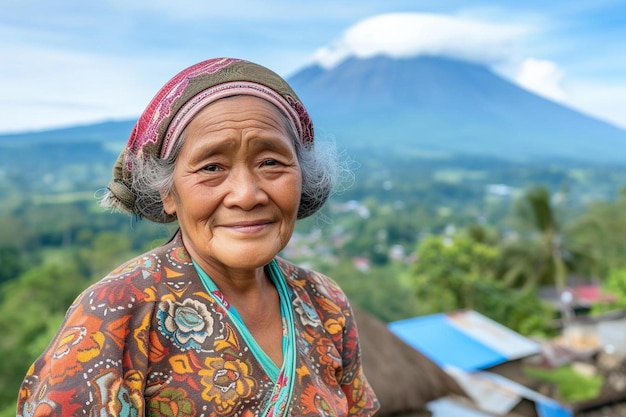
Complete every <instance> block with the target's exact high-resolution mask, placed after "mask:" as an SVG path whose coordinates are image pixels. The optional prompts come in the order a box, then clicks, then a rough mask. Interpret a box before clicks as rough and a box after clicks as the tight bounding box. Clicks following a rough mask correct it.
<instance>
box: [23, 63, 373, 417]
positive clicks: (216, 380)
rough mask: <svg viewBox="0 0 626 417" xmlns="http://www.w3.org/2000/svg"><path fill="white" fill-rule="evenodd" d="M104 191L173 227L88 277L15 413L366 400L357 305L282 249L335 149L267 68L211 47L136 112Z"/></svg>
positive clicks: (325, 184) (178, 410)
mask: <svg viewBox="0 0 626 417" xmlns="http://www.w3.org/2000/svg"><path fill="white" fill-rule="evenodd" d="M113 174H114V179H113V181H112V182H111V184H110V185H109V188H108V190H109V191H108V193H107V195H106V196H105V198H104V200H103V204H104V205H105V206H108V207H113V208H117V209H120V210H122V211H126V212H129V213H134V214H137V215H140V216H142V217H145V218H148V219H150V220H152V221H155V222H160V223H166V222H171V221H177V222H178V225H179V229H178V232H177V233H176V234H175V236H174V237H173V238H172V239H171V240H170V242H168V243H167V244H165V245H164V246H161V247H159V248H156V249H154V250H153V251H151V252H148V253H146V254H144V255H141V256H139V257H137V258H135V259H133V260H131V261H129V262H127V263H125V264H124V265H122V266H120V267H119V268H117V269H116V270H114V271H113V272H111V273H110V274H109V275H108V276H106V277H105V278H104V279H102V280H101V281H100V282H98V283H96V284H95V285H93V286H91V287H90V288H88V289H87V290H86V291H84V292H83V293H82V294H81V295H80V296H79V297H78V299H77V300H76V301H75V303H74V304H73V305H72V306H71V307H70V309H69V310H68V313H67V315H66V318H65V321H64V323H63V325H62V326H61V329H60V330H59V332H58V334H57V335H56V337H55V338H54V340H53V341H52V342H51V344H50V346H49V347H48V348H47V350H46V351H45V352H44V353H43V354H42V356H41V357H40V358H39V359H38V360H37V361H36V362H35V363H34V364H33V366H31V368H30V369H29V371H28V374H27V376H26V378H25V380H24V382H23V384H22V387H21V390H20V393H19V400H18V409H17V413H18V415H20V416H35V415H37V416H43V415H46V416H48V415H50V416H69V415H72V416H80V415H85V416H105V415H106V416H142V415H149V416H348V415H358V416H369V415H373V414H374V413H375V411H376V410H377V408H378V403H377V400H376V397H375V395H374V393H373V391H372V389H371V387H370V385H369V384H368V382H367V380H366V378H365V375H364V374H363V369H362V367H361V361H360V350H359V340H358V335H357V329H356V325H355V322H354V318H353V315H352V310H351V307H350V305H349V303H348V300H347V299H346V297H345V295H344V294H343V292H342V291H341V290H340V289H339V287H338V286H337V285H336V284H335V283H334V282H333V281H332V280H330V279H329V278H327V277H325V276H323V275H320V274H318V273H315V272H312V271H308V270H305V269H302V268H299V267H297V266H295V265H293V264H290V263H289V262H287V261H285V260H283V259H281V258H278V257H277V255H278V253H279V252H280V251H281V250H282V249H283V248H284V247H285V246H286V245H287V243H288V241H289V239H290V237H291V235H292V232H293V230H294V225H295V222H296V220H297V219H301V218H304V217H307V216H309V215H311V214H313V213H315V212H316V211H317V210H318V209H319V208H320V207H321V206H322V205H323V204H324V202H325V200H326V199H327V197H328V195H329V192H330V187H331V184H332V182H333V163H332V162H329V161H328V160H327V159H326V158H324V157H323V153H322V152H319V150H318V149H316V147H314V146H313V127H312V124H311V121H310V119H309V116H308V114H307V111H306V110H305V108H304V107H303V105H302V104H301V102H300V100H299V99H298V97H297V96H296V94H295V93H294V92H293V91H292V89H291V88H290V87H289V85H288V84H287V83H286V82H285V81H284V80H283V79H282V78H280V77H279V76H278V75H276V74H275V73H273V72H272V71H270V70H268V69H266V68H264V67H262V66H259V65H256V64H253V63H251V62H247V61H243V60H237V59H227V58H220V59H212V60H208V61H204V62H201V63H198V64H196V65H193V66H191V67H189V68H187V69H185V70H183V71H182V72H181V73H179V74H178V75H176V76H175V77H174V78H172V79H171V80H170V81H169V82H168V83H167V84H166V85H165V86H164V87H163V88H162V89H161V90H160V91H159V92H158V93H157V95H156V96H155V98H154V99H153V100H152V101H151V102H150V104H149V105H148V107H147V109H146V110H145V112H144V113H143V114H142V116H141V117H140V118H139V120H138V122H137V124H136V126H135V128H134V130H133V132H132V134H131V136H130V139H129V141H128V145H127V147H126V148H125V149H124V151H123V152H122V153H121V155H120V157H119V158H118V160H117V162H116V164H115V167H114V170H113Z"/></svg>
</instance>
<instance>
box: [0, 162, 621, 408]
mask: <svg viewBox="0 0 626 417" xmlns="http://www.w3.org/2000/svg"><path fill="white" fill-rule="evenodd" d="M353 156H354V161H355V163H354V164H353V167H354V174H355V178H354V181H353V182H352V183H350V184H347V185H346V187H345V189H343V190H342V191H341V192H340V193H338V194H336V195H334V196H333V197H332V198H331V200H330V201H329V204H328V205H327V206H326V207H325V208H324V209H323V211H322V212H321V213H320V214H319V215H317V216H315V217H313V218H311V219H307V220H304V221H302V222H301V223H300V224H298V226H297V229H296V233H295V234H294V236H293V239H292V241H291V243H290V244H289V246H288V247H287V248H286V249H285V250H284V251H283V253H282V256H284V257H286V258H288V259H290V260H292V261H294V262H296V263H299V264H301V265H304V266H309V267H312V268H315V269H317V270H319V271H321V272H323V273H325V274H327V275H329V276H330V277H332V278H333V279H335V280H336V281H337V282H338V283H339V284H340V285H341V286H342V287H343V288H344V290H345V291H346V293H347V294H348V296H349V297H350V299H351V301H352V303H353V304H355V305H359V306H360V307H362V308H363V309H365V310H367V311H369V312H370V313H371V314H373V315H375V316H376V317H378V318H380V319H382V320H383V321H386V322H390V321H394V320H399V319H403V318H407V317H412V316H417V315H423V314H431V313H435V312H444V311H453V310H457V309H463V308H469V309H474V310H476V311H479V312H481V313H483V314H484V315H486V316H488V317H490V318H492V319H494V320H496V321H498V322H500V323H502V324H504V325H506V326H508V327H510V328H512V329H514V330H516V331H519V332H521V333H522V334H525V335H550V334H552V333H553V332H554V331H555V326H554V323H555V319H556V318H558V316H559V312H558V311H555V308H554V306H553V304H551V303H548V302H546V300H544V299H542V298H540V297H539V289H540V288H542V287H544V286H556V287H557V288H564V287H565V286H566V285H567V280H568V278H569V277H574V276H575V277H578V278H580V279H582V280H584V281H585V282H592V283H599V284H601V285H603V287H604V288H605V290H606V291H608V292H611V293H613V294H615V295H616V297H617V298H616V301H615V302H614V303H613V304H612V305H604V306H599V307H598V309H604V310H606V309H617V308H624V307H626V239H624V236H626V169H624V167H614V166H591V165H589V166H587V165H579V164H574V163H567V162H562V163H558V164H557V163H554V164H547V163H537V164H531V163H524V164H522V163H514V162H505V161H501V160H496V159H481V158H477V157H473V158H467V157H455V158H443V159H441V158H433V157H424V158H420V159H416V158H414V157H413V158H402V157H399V156H396V157H395V159H394V158H392V157H386V158H383V157H381V156H380V155H370V154H367V153H363V154H360V155H353ZM38 169H41V166H33V169H29V170H25V171H28V172H27V173H25V174H24V175H23V176H21V174H20V171H19V170H14V171H8V170H6V169H5V170H3V171H0V265H1V268H0V332H1V333H2V334H3V337H2V338H1V339H0V358H2V360H0V416H10V415H14V412H15V410H14V404H15V400H16V398H17V391H18V389H19V385H20V383H21V381H22V379H23V377H24V375H25V374H26V372H27V370H28V367H29V365H30V364H31V363H32V362H33V360H34V359H35V358H36V357H37V356H38V355H39V354H40V353H41V352H42V351H43V350H44V348H45V347H46V346H47V344H48V343H49V342H50V340H51V339H52V337H53V335H54V333H55V331H56V330H57V328H58V326H59V325H60V323H61V321H62V319H63V316H64V313H65V311H66V309H67V307H68V306H69V305H70V303H71V302H72V300H73V299H74V298H75V297H76V296H77V295H78V294H79V292H80V291H82V290H84V289H85V288H86V287H87V286H88V285H89V284H90V283H93V282H95V281H97V280H98V279H100V278H102V277H103V276H104V275H105V274H107V273H108V272H109V271H111V270H112V269H113V268H115V267H116V266H117V265H119V264H120V263H122V262H124V261H125V260H128V259H130V258H131V257H134V256H136V255H138V254H140V253H142V252H143V251H145V250H147V249H149V248H151V247H154V246H156V245H159V244H161V243H163V242H165V241H166V240H167V239H168V238H169V237H170V236H171V235H172V234H173V233H174V232H175V230H176V225H175V224H172V225H165V226H164V225H155V224H151V223H150V222H148V221H144V220H141V219H137V218H132V217H129V216H126V215H122V214H116V213H108V212H105V211H104V210H103V209H102V208H100V207H99V206H98V204H97V192H96V190H98V189H99V188H102V187H103V186H104V185H105V184H106V183H107V181H108V170H107V169H106V168H103V167H102V166H101V165H98V164H96V163H85V162H82V163H81V164H74V165H71V166H70V165H60V166H59V169H57V170H56V171H54V172H51V171H46V172H40V173H39V174H38V175H33V173H36V172H38ZM44 171H45V170H44Z"/></svg>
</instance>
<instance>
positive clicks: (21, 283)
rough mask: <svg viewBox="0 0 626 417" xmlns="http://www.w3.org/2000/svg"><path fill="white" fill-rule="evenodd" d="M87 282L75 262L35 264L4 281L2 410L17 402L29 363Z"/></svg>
mask: <svg viewBox="0 0 626 417" xmlns="http://www.w3.org/2000/svg"><path fill="white" fill-rule="evenodd" d="M86 283H87V282H86V280H85V279H84V278H83V276H82V275H81V274H80V273H79V272H78V270H77V268H76V267H75V266H74V265H72V264H71V263H65V264H63V265H58V264H54V265H43V266H37V267H33V268H31V269H28V270H27V271H26V272H24V273H23V274H22V275H20V276H19V277H18V278H17V279H15V280H11V281H9V282H6V283H4V284H3V285H2V287H1V290H2V291H1V293H2V294H3V297H2V300H1V304H0V333H1V334H2V335H3V337H2V338H1V339H0V358H2V360H1V361H0V410H2V409H3V408H4V407H6V406H8V404H10V403H13V404H15V401H16V399H17V393H18V387H19V385H20V383H21V381H22V379H23V378H24V376H25V375H26V371H27V369H28V367H29V366H30V364H31V363H32V362H33V361H34V360H35V358H36V357H37V356H38V355H39V354H40V353H41V352H42V351H43V350H44V348H45V347H46V346H47V344H48V343H49V342H50V340H51V339H52V337H53V335H54V333H55V332H56V330H57V329H58V327H59V325H60V323H61V321H62V319H63V316H64V314H65V311H66V310H67V308H68V306H69V305H70V304H71V303H72V301H73V300H74V299H75V297H76V296H77V295H78V293H79V292H80V290H81V289H83V288H84V287H85V286H86Z"/></svg>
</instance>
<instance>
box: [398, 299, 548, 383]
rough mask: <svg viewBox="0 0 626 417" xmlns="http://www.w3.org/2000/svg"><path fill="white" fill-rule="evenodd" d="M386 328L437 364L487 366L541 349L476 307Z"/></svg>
mask: <svg viewBox="0 0 626 417" xmlns="http://www.w3.org/2000/svg"><path fill="white" fill-rule="evenodd" d="M389 328H390V330H391V331H392V332H393V333H394V334H396V335H397V336H398V337H400V338H401V339H402V340H404V341H405V342H406V343H407V344H409V345H410V346H412V347H413V348H415V349H417V350H418V351H420V352H421V353H423V354H424V355H426V356H428V357H429V358H430V359H431V360H432V361H433V362H435V363H436V364H438V365H439V366H442V367H443V366H453V367H456V368H459V369H463V370H465V371H475V370H482V369H486V368H489V367H492V366H495V365H498V364H500V363H503V362H507V361H509V360H513V359H518V358H521V357H525V356H528V355H531V354H534V353H539V350H540V346H539V345H538V344H537V343H535V342H533V341H531V340H530V339H528V338H525V337H523V336H521V335H519V334H518V333H515V332H513V331H512V330H510V329H508V328H506V327H504V326H502V325H500V324H498V323H496V322H495V321H493V320H491V319H489V318H487V317H485V316H483V315H481V314H479V313H477V312H475V311H461V312H455V313H445V314H444V313H441V314H433V315H429V316H422V317H414V318H411V319H406V320H400V321H396V322H393V323H390V324H389Z"/></svg>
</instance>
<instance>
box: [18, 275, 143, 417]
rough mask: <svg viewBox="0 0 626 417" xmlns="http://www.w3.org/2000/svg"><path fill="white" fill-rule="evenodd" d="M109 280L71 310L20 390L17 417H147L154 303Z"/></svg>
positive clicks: (88, 292)
mask: <svg viewBox="0 0 626 417" xmlns="http://www.w3.org/2000/svg"><path fill="white" fill-rule="evenodd" d="M126 281H127V280H126V279H124V280H114V279H109V280H106V279H105V280H103V281H101V282H99V283H98V284H95V285H94V286H92V287H90V288H89V289H87V290H86V291H85V292H83V294H81V295H80V296H79V297H78V298H77V299H76V301H75V302H74V303H73V304H72V306H71V307H70V308H69V310H68V312H67V314H66V316H65V320H64V322H63V323H62V325H61V328H60V329H59V331H58V332H57V334H56V336H55V337H54V339H53V340H52V342H51V343H50V345H49V346H48V347H47V348H46V350H45V351H44V352H43V354H42V355H41V356H40V357H39V358H38V359H37V360H36V361H35V363H33V365H32V366H31V367H30V369H29V370H28V372H27V375H26V378H25V379H24V381H23V383H22V386H21V388H20V392H19V397H18V403H17V416H19V417H21V416H34V415H37V416H69V415H72V416H79V415H85V416H87V415H89V416H93V415H128V416H132V415H138V416H142V415H144V400H143V391H144V387H145V375H146V369H147V363H148V351H149V340H148V334H149V331H148V330H149V326H150V318H151V315H152V303H149V302H145V297H146V295H145V293H144V291H142V290H140V289H137V288H135V287H133V286H132V285H130V281H128V282H126Z"/></svg>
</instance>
